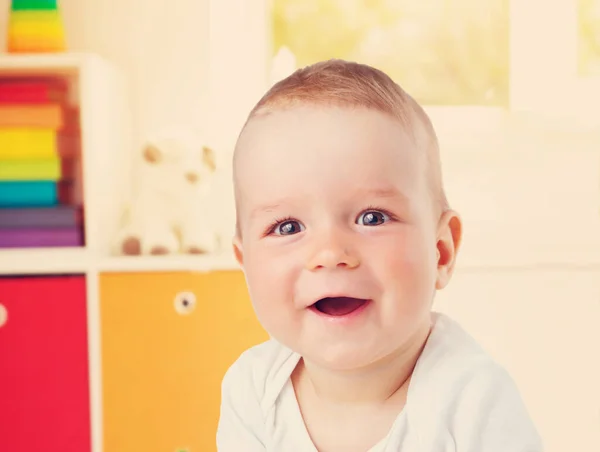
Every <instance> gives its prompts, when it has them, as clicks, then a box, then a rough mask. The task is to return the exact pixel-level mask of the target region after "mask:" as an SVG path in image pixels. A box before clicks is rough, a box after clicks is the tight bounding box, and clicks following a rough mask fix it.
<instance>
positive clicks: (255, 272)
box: [244, 249, 298, 335]
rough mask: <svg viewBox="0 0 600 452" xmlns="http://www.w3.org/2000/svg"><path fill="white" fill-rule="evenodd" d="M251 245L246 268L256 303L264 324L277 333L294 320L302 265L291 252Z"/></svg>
mask: <svg viewBox="0 0 600 452" xmlns="http://www.w3.org/2000/svg"><path fill="white" fill-rule="evenodd" d="M272 254H273V253H272V252H269V250H264V249H262V250H260V251H259V250H256V249H248V250H247V252H246V254H245V257H244V269H245V273H246V280H247V283H248V290H249V293H250V297H251V299H252V304H253V305H254V309H255V311H256V315H257V317H258V319H259V321H260V322H261V323H262V324H263V327H264V328H265V329H266V330H267V331H269V332H270V333H271V334H273V335H277V330H278V329H279V328H280V327H281V326H282V325H283V326H284V327H285V325H288V326H289V322H290V321H292V320H293V317H294V312H295V310H296V309H295V307H294V288H295V283H296V280H297V275H298V266H297V264H296V263H295V262H294V259H293V258H292V257H291V256H286V255H278V256H274V255H272Z"/></svg>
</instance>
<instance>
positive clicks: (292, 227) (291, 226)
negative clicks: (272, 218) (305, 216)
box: [272, 220, 304, 235]
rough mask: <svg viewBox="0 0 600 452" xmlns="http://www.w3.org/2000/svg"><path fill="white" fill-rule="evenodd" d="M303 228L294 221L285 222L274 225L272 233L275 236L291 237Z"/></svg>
mask: <svg viewBox="0 0 600 452" xmlns="http://www.w3.org/2000/svg"><path fill="white" fill-rule="evenodd" d="M303 228H304V226H302V224H300V222H299V221H296V220H285V221H280V222H278V223H276V224H275V226H274V227H273V229H272V231H273V234H275V235H293V234H298V233H299V232H302V231H303V230H304V229H303Z"/></svg>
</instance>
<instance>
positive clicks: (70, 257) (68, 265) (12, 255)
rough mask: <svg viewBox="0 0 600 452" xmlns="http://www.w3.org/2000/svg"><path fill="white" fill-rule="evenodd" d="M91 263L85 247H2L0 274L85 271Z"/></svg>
mask: <svg viewBox="0 0 600 452" xmlns="http://www.w3.org/2000/svg"><path fill="white" fill-rule="evenodd" d="M89 265H90V256H89V253H88V250H87V249H85V248H31V249H23V248H19V249H12V248H4V249H0V275H31V274H46V275H49V274H60V273H85V272H86V271H87V270H88V269H89Z"/></svg>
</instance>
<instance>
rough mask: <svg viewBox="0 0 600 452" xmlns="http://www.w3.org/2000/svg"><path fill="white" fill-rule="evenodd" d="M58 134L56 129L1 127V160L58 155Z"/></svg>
mask: <svg viewBox="0 0 600 452" xmlns="http://www.w3.org/2000/svg"><path fill="white" fill-rule="evenodd" d="M56 135H57V134H56V130H54V129H45V128H32V129H28V128H0V160H2V159H46V158H52V157H56V156H58V146H57V139H56Z"/></svg>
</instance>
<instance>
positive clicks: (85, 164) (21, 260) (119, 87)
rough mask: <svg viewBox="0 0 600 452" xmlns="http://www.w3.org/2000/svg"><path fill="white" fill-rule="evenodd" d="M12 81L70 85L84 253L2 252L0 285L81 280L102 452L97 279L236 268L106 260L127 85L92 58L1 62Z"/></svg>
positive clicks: (190, 259) (128, 145) (168, 260)
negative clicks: (51, 80) (59, 80)
mask: <svg viewBox="0 0 600 452" xmlns="http://www.w3.org/2000/svg"><path fill="white" fill-rule="evenodd" d="M15 75H18V76H27V75H60V76H64V77H67V78H68V79H69V80H70V81H71V82H72V86H73V87H74V94H75V97H76V102H77V103H78V105H79V108H80V118H79V119H80V127H81V161H82V180H83V186H82V200H83V206H84V234H85V235H84V236H85V245H84V246H82V247H73V248H71V247H68V248H67V247H60V248H56V247H45V248H5V249H0V277H9V276H25V275H61V274H78V275H84V276H85V278H86V293H87V298H86V304H87V322H88V324H87V331H88V338H87V339H88V350H89V351H88V355H89V356H88V358H89V375H90V382H89V389H90V407H91V436H92V448H91V451H92V452H102V451H103V444H102V435H103V431H102V384H101V350H100V343H101V341H100V319H99V317H100V315H99V312H100V309H99V284H98V281H99V275H100V273H111V272H146V273H147V272H209V271H214V270H228V269H237V268H238V265H237V263H236V262H235V260H234V258H233V253H232V252H231V253H221V254H216V255H204V256H181V255H177V256H156V257H154V256H139V257H138V256H114V255H111V254H110V249H111V242H112V239H113V237H114V235H115V233H116V231H117V228H118V224H119V219H120V215H121V211H122V207H123V202H124V201H125V200H126V199H127V193H128V190H129V182H130V180H131V179H130V177H129V176H130V174H131V160H132V159H131V158H130V157H131V156H132V153H133V150H132V140H131V136H132V133H131V132H132V131H131V127H130V114H131V112H130V110H129V108H130V107H129V104H128V100H127V99H128V92H127V89H126V81H125V78H124V77H123V76H122V75H121V74H120V73H119V71H118V70H117V69H116V68H115V67H114V66H113V65H112V64H110V63H109V62H107V61H105V60H103V59H102V58H100V57H98V56H96V55H89V54H77V53H64V54H53V55H0V77H7V76H15ZM0 295H2V294H1V293H0Z"/></svg>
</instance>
